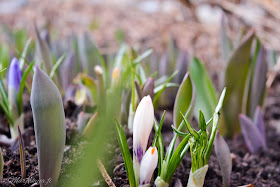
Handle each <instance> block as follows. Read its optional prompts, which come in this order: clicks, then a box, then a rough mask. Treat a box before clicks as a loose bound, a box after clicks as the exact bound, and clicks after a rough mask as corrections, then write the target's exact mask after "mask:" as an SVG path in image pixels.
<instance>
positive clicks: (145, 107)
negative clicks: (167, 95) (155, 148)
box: [133, 96, 154, 163]
mask: <svg viewBox="0 0 280 187" xmlns="http://www.w3.org/2000/svg"><path fill="white" fill-rule="evenodd" d="M153 122H154V107H153V102H152V99H151V97H150V96H146V97H143V99H142V100H141V102H140V103H139V105H138V108H137V109H136V112H135V117H134V121H133V154H134V156H136V158H137V160H138V162H139V163H141V160H142V157H143V155H144V153H145V151H146V148H147V143H148V139H149V136H150V133H151V131H152V128H153Z"/></svg>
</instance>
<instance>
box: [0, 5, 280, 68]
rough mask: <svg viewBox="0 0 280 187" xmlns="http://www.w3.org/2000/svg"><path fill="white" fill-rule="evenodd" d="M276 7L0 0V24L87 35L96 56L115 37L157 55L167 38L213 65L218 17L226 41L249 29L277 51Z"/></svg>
mask: <svg viewBox="0 0 280 187" xmlns="http://www.w3.org/2000/svg"><path fill="white" fill-rule="evenodd" d="M279 8H280V1H278V0H230V1H224V0H196V1H188V0H141V1H140V0H87V1H86V0H79V1H74V0H67V1H62V0H48V1H39V0H0V23H1V24H2V25H5V26H7V27H8V28H12V29H25V30H26V31H27V32H28V34H29V35H31V36H34V37H35V32H34V22H36V23H37V25H38V27H39V28H40V29H42V28H47V29H49V30H50V31H51V32H52V33H55V36H56V37H61V36H63V37H68V36H71V35H72V34H73V32H75V33H82V32H84V31H87V32H89V33H90V34H91V35H92V37H93V38H94V40H95V41H96V44H97V46H98V47H99V48H100V50H101V52H102V53H111V52H115V51H116V50H117V48H118V46H117V39H118V38H122V39H124V40H125V41H126V42H127V43H128V44H129V45H131V46H133V47H137V46H140V45H141V46H142V45H144V46H147V47H152V48H154V50H156V51H157V52H162V51H164V48H165V47H166V43H167V42H168V40H169V38H173V39H175V41H176V43H177V45H178V46H179V47H180V48H182V49H185V50H187V51H188V52H189V53H191V54H195V55H196V56H198V57H199V58H201V59H202V60H203V61H205V62H206V64H208V66H209V62H211V65H210V66H216V63H218V61H219V58H218V57H219V47H218V45H219V41H218V38H219V37H218V36H219V29H220V22H221V17H222V14H226V15H227V22H228V23H227V27H229V28H228V32H229V34H230V37H231V38H232V39H235V38H237V37H238V34H239V33H240V30H241V29H244V28H246V27H252V28H254V29H255V31H256V33H257V36H258V37H259V38H260V39H261V40H262V43H263V44H264V45H265V47H266V48H268V49H274V50H277V51H279V50H280V46H279V43H280V26H279V25H280V12H279V11H278V10H279ZM0 32H2V30H1V31H0ZM3 37H4V35H3V34H1V38H2V39H3Z"/></svg>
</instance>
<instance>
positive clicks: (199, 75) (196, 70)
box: [190, 58, 218, 120]
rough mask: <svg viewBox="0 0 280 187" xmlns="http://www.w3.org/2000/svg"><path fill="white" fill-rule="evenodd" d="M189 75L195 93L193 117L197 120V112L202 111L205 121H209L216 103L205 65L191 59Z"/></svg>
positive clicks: (214, 91) (214, 92) (196, 59)
mask: <svg viewBox="0 0 280 187" xmlns="http://www.w3.org/2000/svg"><path fill="white" fill-rule="evenodd" d="M190 74H191V77H192V80H193V83H194V86H195V89H196V93H197V94H196V100H195V105H194V115H195V116H196V118H197V119H199V110H202V111H203V114H204V117H205V119H206V120H209V119H210V118H211V117H212V115H213V113H214V110H215V107H216V105H217V103H218V100H217V96H216V90H215V88H214V86H213V83H212V81H211V79H210V77H209V75H208V72H207V69H206V68H205V65H204V64H203V62H201V61H200V60H199V59H198V58H193V60H192V63H191V67H190Z"/></svg>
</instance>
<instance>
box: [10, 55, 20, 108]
mask: <svg viewBox="0 0 280 187" xmlns="http://www.w3.org/2000/svg"><path fill="white" fill-rule="evenodd" d="M20 81H21V72H20V68H19V64H18V60H17V59H16V58H13V60H12V62H11V65H10V68H9V76H8V95H9V102H10V105H11V106H10V107H11V110H13V111H17V104H16V103H17V94H18V90H19V85H20Z"/></svg>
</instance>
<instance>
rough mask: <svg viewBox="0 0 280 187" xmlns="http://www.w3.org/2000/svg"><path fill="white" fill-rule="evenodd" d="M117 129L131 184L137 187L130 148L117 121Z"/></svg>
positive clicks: (132, 186)
mask: <svg viewBox="0 0 280 187" xmlns="http://www.w3.org/2000/svg"><path fill="white" fill-rule="evenodd" d="M116 129H117V138H118V142H119V146H120V148H121V151H122V155H123V160H124V165H125V168H126V172H127V177H128V181H129V184H130V186H131V187H136V182H135V175H134V170H133V163H132V159H131V155H130V152H129V148H128V145H127V141H126V136H125V134H124V131H123V129H122V127H121V126H120V125H119V123H118V122H117V121H116Z"/></svg>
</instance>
